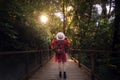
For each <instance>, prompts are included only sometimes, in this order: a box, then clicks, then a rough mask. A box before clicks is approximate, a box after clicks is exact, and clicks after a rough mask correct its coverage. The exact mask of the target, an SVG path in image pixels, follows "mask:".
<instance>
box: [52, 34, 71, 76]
mask: <svg viewBox="0 0 120 80" xmlns="http://www.w3.org/2000/svg"><path fill="white" fill-rule="evenodd" d="M69 47H70V42H69V41H68V40H67V39H65V35H64V33H63V32H59V33H57V35H56V38H55V39H54V40H53V41H52V43H51V48H52V49H53V50H54V51H55V57H54V59H55V62H58V68H59V77H60V78H61V77H62V74H63V77H64V78H67V75H66V71H65V62H66V61H67V58H66V48H69Z"/></svg>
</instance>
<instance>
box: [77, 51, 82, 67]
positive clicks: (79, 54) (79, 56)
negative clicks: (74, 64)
mask: <svg viewBox="0 0 120 80" xmlns="http://www.w3.org/2000/svg"><path fill="white" fill-rule="evenodd" d="M80 58H81V53H78V66H79V67H81V65H80V64H81V62H80V61H81V60H80Z"/></svg>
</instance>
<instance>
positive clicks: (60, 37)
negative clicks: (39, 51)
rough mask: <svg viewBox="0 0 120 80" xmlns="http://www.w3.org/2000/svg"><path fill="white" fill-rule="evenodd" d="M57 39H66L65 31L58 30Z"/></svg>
mask: <svg viewBox="0 0 120 80" xmlns="http://www.w3.org/2000/svg"><path fill="white" fill-rule="evenodd" d="M56 39H57V40H64V39H65V35H64V33H63V32H58V33H57V35H56Z"/></svg>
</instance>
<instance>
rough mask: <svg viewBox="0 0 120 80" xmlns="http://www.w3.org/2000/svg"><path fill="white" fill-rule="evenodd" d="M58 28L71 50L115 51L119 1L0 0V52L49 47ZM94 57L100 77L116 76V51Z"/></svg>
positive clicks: (119, 45)
mask: <svg viewBox="0 0 120 80" xmlns="http://www.w3.org/2000/svg"><path fill="white" fill-rule="evenodd" d="M42 15H44V17H45V18H47V21H46V22H42V21H41V16H42ZM45 18H44V19H45ZM60 31H62V32H64V33H65V35H66V36H67V37H68V39H69V40H70V42H71V48H72V49H87V50H106V51H119V50H120V2H119V0H7V1H6V0H0V52H5V51H26V50H41V49H43V50H44V49H49V48H50V43H51V41H52V39H53V38H54V37H55V34H56V33H57V32H60ZM87 57H89V55H87V54H83V55H82V58H81V59H82V62H83V63H84V64H87V62H89V59H87ZM95 58H96V59H97V58H99V59H98V60H96V65H97V67H96V74H97V75H99V76H100V78H101V79H100V80H106V79H107V80H108V79H109V80H113V78H111V77H113V76H114V77H115V78H116V79H114V80H118V79H120V76H119V75H120V54H106V53H105V54H102V55H101V54H97V55H95Z"/></svg>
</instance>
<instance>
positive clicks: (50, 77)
mask: <svg viewBox="0 0 120 80" xmlns="http://www.w3.org/2000/svg"><path fill="white" fill-rule="evenodd" d="M67 58H68V59H67V63H66V65H65V68H66V73H67V78H66V79H63V78H59V76H58V74H59V71H58V64H57V63H55V62H54V61H53V58H52V59H51V61H50V62H48V63H47V64H46V65H44V66H43V67H41V68H40V69H39V70H38V71H37V72H36V73H35V74H33V75H32V76H31V77H30V79H29V80H91V78H90V75H88V74H86V72H85V71H84V69H81V68H79V67H78V65H77V64H76V63H75V62H74V61H73V60H71V59H70V57H69V56H68V55H67Z"/></svg>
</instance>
